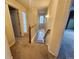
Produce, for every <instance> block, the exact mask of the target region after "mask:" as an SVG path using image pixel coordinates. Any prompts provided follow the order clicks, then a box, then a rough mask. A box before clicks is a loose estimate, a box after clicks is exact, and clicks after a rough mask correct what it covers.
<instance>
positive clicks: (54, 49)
mask: <svg viewBox="0 0 79 59" xmlns="http://www.w3.org/2000/svg"><path fill="white" fill-rule="evenodd" d="M70 4H71V0H52V1H51V3H50V5H49V8H48V13H49V18H48V19H47V28H48V29H51V32H50V34H49V36H48V37H47V45H48V48H49V51H50V52H51V53H52V54H53V55H55V56H57V55H58V52H59V49H60V44H61V39H62V36H63V32H64V28H65V26H66V23H67V18H68V15H69V7H70Z"/></svg>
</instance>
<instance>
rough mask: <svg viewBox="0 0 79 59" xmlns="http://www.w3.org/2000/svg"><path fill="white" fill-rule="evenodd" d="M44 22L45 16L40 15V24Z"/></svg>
mask: <svg viewBox="0 0 79 59" xmlns="http://www.w3.org/2000/svg"><path fill="white" fill-rule="evenodd" d="M44 22H45V17H44V16H43V15H42V16H40V24H43V23H44Z"/></svg>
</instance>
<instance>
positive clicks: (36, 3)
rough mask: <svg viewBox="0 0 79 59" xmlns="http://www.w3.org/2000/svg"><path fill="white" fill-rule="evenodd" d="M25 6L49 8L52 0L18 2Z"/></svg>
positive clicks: (19, 0)
mask: <svg viewBox="0 0 79 59" xmlns="http://www.w3.org/2000/svg"><path fill="white" fill-rule="evenodd" d="M17 1H18V2H20V3H22V4H23V5H25V6H30V7H35V8H38V9H41V8H46V7H48V5H49V3H50V0H17Z"/></svg>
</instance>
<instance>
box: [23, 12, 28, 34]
mask: <svg viewBox="0 0 79 59" xmlns="http://www.w3.org/2000/svg"><path fill="white" fill-rule="evenodd" d="M22 16H23V27H24V32H27V21H26V13H25V12H22Z"/></svg>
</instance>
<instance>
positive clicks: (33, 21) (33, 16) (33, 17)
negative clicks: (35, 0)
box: [28, 7, 38, 38]
mask: <svg viewBox="0 0 79 59" xmlns="http://www.w3.org/2000/svg"><path fill="white" fill-rule="evenodd" d="M29 25H30V26H31V28H32V29H31V37H32V38H33V37H34V35H35V34H36V30H37V26H38V10H37V9H36V8H33V7H32V8H31V9H30V11H29V13H28V26H29Z"/></svg>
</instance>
